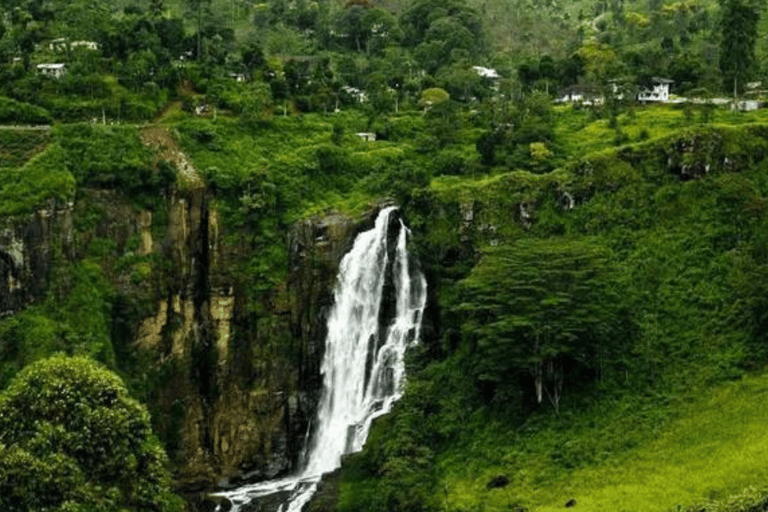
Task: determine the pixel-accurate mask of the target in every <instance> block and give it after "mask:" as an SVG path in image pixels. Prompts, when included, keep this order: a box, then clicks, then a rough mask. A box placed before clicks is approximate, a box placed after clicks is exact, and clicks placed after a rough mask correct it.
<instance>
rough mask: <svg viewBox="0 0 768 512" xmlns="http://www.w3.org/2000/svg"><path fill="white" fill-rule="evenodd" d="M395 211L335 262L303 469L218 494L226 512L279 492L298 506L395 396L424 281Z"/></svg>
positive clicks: (290, 509) (285, 509) (291, 511)
mask: <svg viewBox="0 0 768 512" xmlns="http://www.w3.org/2000/svg"><path fill="white" fill-rule="evenodd" d="M395 211H396V208H395V207H389V208H385V209H383V210H382V211H381V212H380V213H379V215H378V217H377V218H376V224H375V226H374V227H373V229H371V230H369V231H365V232H363V233H360V234H359V235H358V236H357V238H356V239H355V243H354V246H353V247H352V249H351V250H350V251H349V252H348V253H347V254H346V255H345V256H344V258H343V259H342V261H341V265H340V267H339V276H338V281H337V284H336V288H335V290H334V305H333V308H332V310H331V312H330V315H329V317H328V335H327V338H326V341H325V355H324V357H323V362H322V366H321V373H322V375H323V392H322V396H321V398H320V403H319V405H318V411H317V417H316V419H315V428H314V435H313V437H312V440H311V441H310V444H309V446H308V447H307V455H306V460H305V464H304V466H303V470H302V471H301V472H300V473H299V474H297V475H294V476H292V477H288V478H284V479H281V480H271V481H268V482H261V483H257V484H253V485H248V486H244V487H240V488H238V489H236V490H234V491H230V492H225V493H220V494H218V496H222V497H225V498H227V500H229V502H230V503H231V504H232V508H231V510H232V512H237V511H239V510H240V508H241V507H242V506H243V505H245V504H247V503H249V502H251V501H254V500H258V499H259V498H263V497H266V496H274V495H280V494H282V495H284V496H285V499H284V500H282V504H281V505H280V506H279V508H278V510H279V512H299V511H300V510H301V508H302V507H303V506H304V505H305V504H306V503H307V502H308V501H309V500H310V498H311V497H312V495H313V494H314V492H315V490H316V489H317V484H318V482H319V481H320V478H321V477H322V475H323V474H324V473H328V472H330V471H333V470H335V469H336V468H337V467H339V466H340V465H341V458H342V456H343V455H346V454H349V453H353V452H356V451H358V450H360V449H361V448H362V447H363V444H364V443H365V440H366V438H367V437H368V430H369V429H370V426H371V423H372V421H373V420H374V419H376V418H377V417H379V416H381V415H382V414H386V413H387V412H389V410H390V408H391V407H392V404H393V403H394V402H395V401H396V400H397V399H398V398H400V395H401V393H402V386H403V381H404V377H405V364H404V360H403V359H404V355H405V350H406V349H407V348H408V346H410V345H411V344H413V343H416V341H417V336H418V333H419V329H420V325H421V318H422V314H423V311H424V305H425V303H426V281H425V279H424V276H423V275H422V274H421V273H420V272H418V270H416V269H413V268H411V266H410V265H409V262H408V253H407V250H406V243H407V238H408V234H409V231H408V229H407V228H406V227H405V225H404V224H403V222H402V221H401V220H399V219H397V221H396V222H395V223H392V222H391V216H392V215H393V214H394V212H395ZM391 224H394V229H398V231H399V233H398V235H397V242H396V247H394V248H390V247H388V239H390V237H388V232H389V230H390V229H393V226H391ZM390 258H392V261H390ZM387 279H392V285H393V290H394V297H393V299H394V301H395V311H394V314H393V316H392V318H391V319H387V320H386V322H385V323H384V325H382V322H381V312H382V303H383V297H384V292H385V285H386V284H387V283H385V281H386V280H387Z"/></svg>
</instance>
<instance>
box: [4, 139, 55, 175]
mask: <svg viewBox="0 0 768 512" xmlns="http://www.w3.org/2000/svg"><path fill="white" fill-rule="evenodd" d="M49 140H50V137H49V135H48V132H47V131H46V130H0V167H18V166H20V165H23V164H24V163H25V162H27V161H28V160H29V159H30V158H32V156H34V155H35V154H36V153H39V152H41V151H42V150H43V149H44V148H45V146H46V145H47V144H48V142H49Z"/></svg>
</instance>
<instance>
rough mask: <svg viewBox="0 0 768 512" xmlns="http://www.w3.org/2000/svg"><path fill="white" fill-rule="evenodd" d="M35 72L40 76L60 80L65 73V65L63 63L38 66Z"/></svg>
mask: <svg viewBox="0 0 768 512" xmlns="http://www.w3.org/2000/svg"><path fill="white" fill-rule="evenodd" d="M37 71H38V73H40V74H41V75H45V76H50V77H52V78H61V77H62V76H64V74H66V72H67V65H66V64H64V63H57V64H38V65H37Z"/></svg>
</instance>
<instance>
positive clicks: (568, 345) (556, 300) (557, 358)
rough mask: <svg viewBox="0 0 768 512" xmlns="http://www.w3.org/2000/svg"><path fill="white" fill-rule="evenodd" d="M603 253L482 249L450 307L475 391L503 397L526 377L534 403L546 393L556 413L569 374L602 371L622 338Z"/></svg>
mask: <svg viewBox="0 0 768 512" xmlns="http://www.w3.org/2000/svg"><path fill="white" fill-rule="evenodd" d="M607 256H608V253H607V251H606V250H605V249H604V248H602V247H601V246H600V245H599V244H597V243H590V242H587V241H567V240H566V241H555V240H542V241H537V240H527V241H523V240H521V241H519V242H517V243H516V244H515V245H512V246H501V247H496V248H492V249H488V250H486V251H485V254H484V255H483V258H482V260H481V262H480V263H479V264H478V265H477V267H475V269H474V270H473V271H472V273H471V274H470V276H469V277H468V278H467V279H465V280H464V281H463V282H462V283H461V286H460V297H461V299H460V300H461V303H460V304H459V306H458V308H457V309H458V310H459V311H460V312H461V314H462V316H463V317H464V319H465V322H464V325H463V332H464V336H465V339H467V340H468V341H470V345H471V346H473V347H474V356H475V360H474V361H473V369H474V373H475V378H476V380H477V382H478V385H479V387H480V388H481V389H482V390H484V391H485V392H486V393H487V394H488V395H490V396H491V397H497V396H499V397H502V398H504V397H505V396H509V395H510V394H514V392H515V390H516V388H517V387H518V386H519V385H520V383H521V381H522V383H523V384H524V385H525V386H529V385H530V383H531V380H532V381H533V382H532V384H533V388H534V391H535V397H536V401H537V402H539V403H541V402H542V400H543V398H544V396H545V395H546V396H547V397H548V398H549V400H550V401H551V402H552V404H553V406H554V407H555V409H556V410H558V409H559V406H560V399H561V397H562V393H563V388H564V384H565V383H566V382H567V380H568V376H569V374H576V375H578V374H580V373H581V374H583V373H585V372H587V373H592V374H593V375H595V374H600V373H602V372H601V370H602V368H603V367H604V365H605V362H606V361H607V360H610V356H611V355H614V354H617V353H618V352H619V346H618V344H619V343H621V340H626V339H627V338H628V336H626V335H624V334H625V333H623V332H621V329H622V326H623V325H624V324H623V323H622V322H621V320H622V314H621V308H620V301H619V294H618V291H617V283H616V280H615V279H612V273H611V271H610V266H609V265H608V262H607ZM515 377H517V378H515ZM583 377H584V376H583V375H581V376H580V378H579V379H578V380H579V381H583Z"/></svg>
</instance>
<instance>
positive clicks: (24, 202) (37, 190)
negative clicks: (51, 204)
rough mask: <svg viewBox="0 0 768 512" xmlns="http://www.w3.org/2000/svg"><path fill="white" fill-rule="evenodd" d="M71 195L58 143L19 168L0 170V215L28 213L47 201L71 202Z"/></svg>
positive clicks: (71, 180) (71, 186)
mask: <svg viewBox="0 0 768 512" xmlns="http://www.w3.org/2000/svg"><path fill="white" fill-rule="evenodd" d="M74 192H75V179H74V177H73V176H72V174H70V173H69V172H68V171H67V170H66V168H65V165H64V154H63V151H62V149H61V147H60V146H58V145H57V144H54V145H51V146H48V148H47V149H46V150H45V151H43V152H42V153H40V154H38V155H36V156H35V157H33V158H32V159H31V160H29V161H28V162H27V163H26V164H24V166H22V167H21V168H18V169H12V168H0V215H17V214H21V213H27V212H30V211H32V210H33V209H34V207H36V206H39V205H40V204H42V203H43V201H45V200H46V199H52V198H56V199H59V200H68V199H71V198H72V197H73V196H74Z"/></svg>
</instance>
